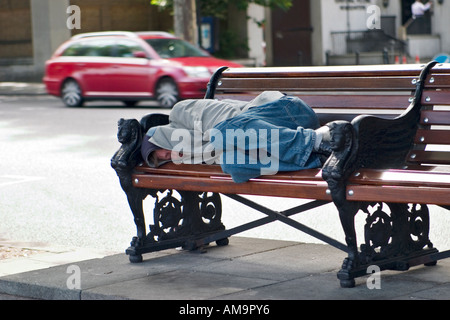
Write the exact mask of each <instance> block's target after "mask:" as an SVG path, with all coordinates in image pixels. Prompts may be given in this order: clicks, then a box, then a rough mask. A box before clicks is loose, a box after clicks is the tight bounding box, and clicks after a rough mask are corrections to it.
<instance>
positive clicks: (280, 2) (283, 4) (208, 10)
mask: <svg viewBox="0 0 450 320" xmlns="http://www.w3.org/2000/svg"><path fill="white" fill-rule="evenodd" d="M150 3H151V4H152V5H155V6H159V7H161V8H164V9H170V10H172V9H173V0H151V1H150ZM250 3H255V4H259V5H262V6H264V7H271V8H276V7H278V8H281V9H283V10H287V9H289V8H290V7H291V6H292V0H197V5H199V6H200V12H201V13H202V16H205V17H207V16H210V17H216V18H219V19H225V17H226V13H227V11H228V9H229V6H235V7H236V8H237V9H239V10H247V8H248V6H249V4H250Z"/></svg>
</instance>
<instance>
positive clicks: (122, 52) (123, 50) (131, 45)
mask: <svg viewBox="0 0 450 320" xmlns="http://www.w3.org/2000/svg"><path fill="white" fill-rule="evenodd" d="M138 51H140V52H145V50H144V49H142V47H141V46H140V45H139V44H137V43H136V42H134V41H130V40H118V41H117V43H116V48H115V51H114V56H115V57H122V58H127V57H128V58H129V57H133V53H134V52H138Z"/></svg>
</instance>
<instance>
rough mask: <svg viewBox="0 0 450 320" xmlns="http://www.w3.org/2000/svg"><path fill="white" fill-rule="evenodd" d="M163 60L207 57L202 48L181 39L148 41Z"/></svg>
mask: <svg viewBox="0 0 450 320" xmlns="http://www.w3.org/2000/svg"><path fill="white" fill-rule="evenodd" d="M145 41H147V43H148V44H150V45H151V46H152V47H153V49H154V50H155V51H156V52H157V53H158V55H159V56H160V57H161V58H166V59H167V58H182V57H207V56H208V54H207V53H206V52H204V51H202V50H201V49H200V48H198V47H196V46H194V45H192V44H190V43H189V42H186V41H183V40H180V39H146V40H145Z"/></svg>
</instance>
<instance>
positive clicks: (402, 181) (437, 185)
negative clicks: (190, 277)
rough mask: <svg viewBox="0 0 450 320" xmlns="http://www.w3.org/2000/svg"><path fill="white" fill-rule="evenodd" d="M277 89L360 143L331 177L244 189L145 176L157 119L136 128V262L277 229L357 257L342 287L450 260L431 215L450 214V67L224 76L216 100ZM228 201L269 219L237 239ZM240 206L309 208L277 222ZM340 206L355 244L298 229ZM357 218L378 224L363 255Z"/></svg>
mask: <svg viewBox="0 0 450 320" xmlns="http://www.w3.org/2000/svg"><path fill="white" fill-rule="evenodd" d="M267 90H277V91H281V92H284V93H286V94H289V95H295V96H298V97H300V98H301V99H302V100H304V101H305V102H306V103H307V104H308V105H310V106H311V107H312V108H313V109H314V111H315V112H316V113H317V114H318V116H319V119H320V122H321V124H322V125H323V124H326V123H329V122H332V121H339V123H344V124H345V125H346V128H351V129H348V130H349V131H348V134H349V135H350V136H351V139H350V141H351V144H349V145H346V146H345V148H344V149H345V150H344V151H345V152H344V151H338V150H335V151H334V152H333V154H332V155H331V156H330V158H329V159H328V160H327V162H326V163H325V165H324V167H323V168H317V169H309V170H303V171H296V172H279V173H277V174H275V175H267V176H260V177H258V178H255V179H251V180H250V181H248V182H246V183H241V184H236V183H234V182H233V181H232V180H231V177H230V176H229V175H227V174H224V173H223V172H222V170H221V168H220V166H218V165H190V164H182V165H175V164H173V163H167V164H165V165H163V166H161V167H159V168H150V167H148V166H146V165H145V164H143V162H142V159H141V158H140V154H139V152H138V150H139V147H140V141H141V140H140V139H142V133H144V132H146V131H147V130H148V128H149V127H151V126H153V125H155V122H152V121H149V119H150V118H149V117H148V116H146V117H144V118H143V119H142V120H141V121H140V122H138V121H134V122H133V123H134V125H135V126H137V127H138V128H137V129H136V131H139V134H138V135H137V137H136V138H135V139H134V140H132V141H131V142H130V141H128V142H126V143H124V144H123V145H122V147H121V149H119V151H118V152H117V153H116V154H115V155H114V157H113V159H112V162H111V163H112V166H113V167H114V168H115V170H116V172H117V174H118V176H119V179H120V183H121V186H122V188H123V190H124V191H125V193H126V195H127V199H128V202H129V204H130V207H131V210H132V212H133V215H134V218H135V223H136V226H137V230H138V232H137V236H136V237H134V238H133V241H132V244H131V246H130V247H129V248H128V249H127V254H128V255H129V256H130V261H133V262H136V261H141V260H142V254H143V253H147V252H151V251H156V250H162V249H166V248H169V247H174V246H184V247H186V248H191V249H192V248H196V247H201V246H202V245H204V244H207V243H210V242H213V241H217V243H218V244H227V243H228V240H227V238H228V237H229V236H231V235H234V234H236V233H239V232H242V231H245V230H248V229H250V228H253V227H257V226H260V225H262V224H265V223H269V222H272V221H275V220H279V221H282V222H284V223H287V224H288V225H290V226H292V227H294V228H297V229H298V230H300V231H302V232H306V233H308V234H310V235H312V236H314V237H316V238H318V239H320V240H323V241H324V242H326V243H328V244H330V245H333V246H335V247H336V248H338V249H341V250H343V251H345V252H346V253H347V254H348V256H347V258H345V259H344V263H343V265H342V269H341V270H340V271H339V273H338V278H339V279H340V281H341V285H342V286H343V287H352V286H354V284H355V282H354V279H355V278H356V277H359V276H362V275H365V274H366V271H367V267H368V266H370V265H373V264H376V265H378V266H379V267H380V268H381V269H382V270H383V269H396V270H406V269H408V268H409V267H411V266H413V265H417V264H435V263H436V261H437V260H439V259H442V258H446V257H449V256H450V251H441V252H439V251H438V250H437V249H435V248H434V247H433V245H432V244H431V241H430V239H429V237H428V233H429V219H430V218H429V213H428V207H427V205H428V204H434V205H439V206H441V207H443V208H446V209H450V64H437V63H435V62H432V63H430V64H427V65H382V66H342V67H294V68H235V69H227V68H221V69H219V70H218V71H217V72H216V74H214V75H213V76H212V77H211V81H210V83H209V84H208V88H207V93H206V98H210V99H211V98H214V99H238V100H244V101H249V100H251V99H253V98H254V97H255V96H256V95H258V94H259V93H261V92H263V91H267ZM153 117H154V115H153ZM156 117H157V118H158V116H156ZM153 119H155V118H153ZM158 119H160V120H161V122H160V123H159V124H163V123H165V122H164V121H167V118H164V116H162V115H160V116H159V118H158ZM130 121H131V120H130ZM130 123H132V122H130ZM130 126H131V124H130ZM129 130H130V131H132V130H131V129H129ZM119 132H120V130H119ZM119 138H120V134H119ZM121 140H124V139H123V138H122V139H121ZM175 192H177V193H179V196H177V197H176V196H175V195H174V194H173V193H175ZM219 194H221V195H224V196H227V197H230V198H232V199H234V200H237V201H239V202H241V203H243V204H244V205H247V206H249V207H251V208H254V209H257V210H259V211H260V212H262V213H264V214H266V215H267V217H266V218H262V219H260V220H257V221H255V222H252V223H248V224H245V225H243V226H239V227H236V228H233V229H230V230H227V229H225V227H224V226H223V225H222V223H221V222H220V218H221V214H222V212H221V204H220V196H219ZM147 195H151V196H152V197H154V198H155V199H156V202H155V209H154V213H153V217H154V221H153V224H151V225H150V232H149V233H148V234H147V231H146V229H145V222H144V214H143V208H142V201H143V199H144V198H145V197H146V196H147ZM242 195H258V196H274V197H289V198H298V199H310V200H311V201H310V202H307V203H306V204H303V205H300V206H298V207H294V208H291V209H288V210H285V211H282V212H278V211H276V210H272V209H269V208H266V207H263V206H261V205H259V204H258V203H255V202H254V201H250V200H248V199H247V198H245V197H242ZM330 202H333V203H334V204H335V206H336V208H337V211H338V214H339V217H340V220H341V224H342V227H343V230H344V233H345V244H343V243H341V242H339V241H337V240H335V239H331V238H329V237H328V236H326V235H324V234H321V233H319V232H317V231H315V230H312V229H310V228H309V227H307V226H304V225H302V224H300V223H299V222H297V221H295V220H293V219H290V216H291V215H293V214H296V213H299V212H303V211H306V210H310V209H314V208H316V207H318V206H321V205H324V204H327V203H330ZM383 203H384V204H386V205H387V206H388V209H385V208H384V207H383V206H382V204H383ZM359 211H363V212H364V213H366V214H367V215H368V218H367V220H366V221H367V223H366V226H365V239H364V240H365V243H361V244H360V245H359V244H358V243H357V239H356V232H355V226H354V216H355V215H356V213H357V212H359ZM299 258H301V257H299Z"/></svg>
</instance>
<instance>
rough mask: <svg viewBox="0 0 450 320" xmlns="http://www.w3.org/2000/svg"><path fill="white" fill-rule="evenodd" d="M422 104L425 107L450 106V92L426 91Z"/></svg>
mask: <svg viewBox="0 0 450 320" xmlns="http://www.w3.org/2000/svg"><path fill="white" fill-rule="evenodd" d="M429 87H430V86H427V88H429ZM421 102H422V104H424V105H450V90H442V91H436V90H424V92H423V95H422V100H421Z"/></svg>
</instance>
